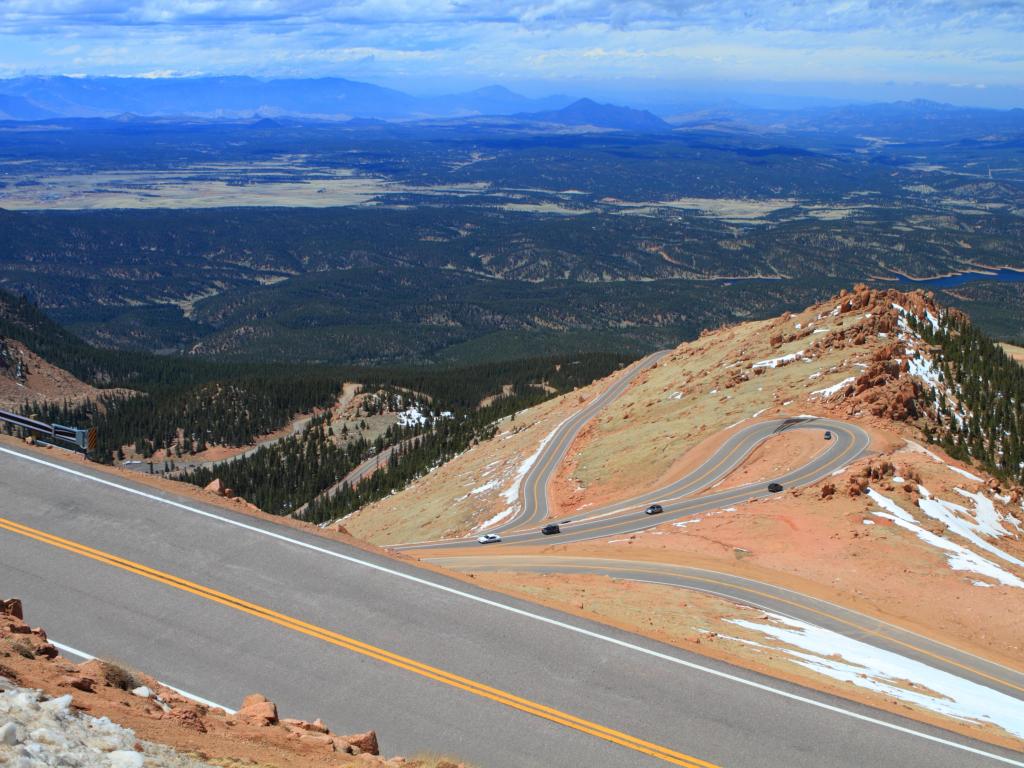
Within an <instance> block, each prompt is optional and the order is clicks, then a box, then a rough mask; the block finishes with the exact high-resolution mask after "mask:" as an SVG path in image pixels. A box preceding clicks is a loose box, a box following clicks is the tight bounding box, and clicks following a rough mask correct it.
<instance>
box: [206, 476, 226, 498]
mask: <svg viewBox="0 0 1024 768" xmlns="http://www.w3.org/2000/svg"><path fill="white" fill-rule="evenodd" d="M203 490H206V491H210V492H211V493H216V494H217V495H218V496H223V495H224V481H223V480H221V479H220V478H219V477H217V478H214V479H213V480H212V481H211V482H210V483H208V484H207V486H206V488H204V489H203Z"/></svg>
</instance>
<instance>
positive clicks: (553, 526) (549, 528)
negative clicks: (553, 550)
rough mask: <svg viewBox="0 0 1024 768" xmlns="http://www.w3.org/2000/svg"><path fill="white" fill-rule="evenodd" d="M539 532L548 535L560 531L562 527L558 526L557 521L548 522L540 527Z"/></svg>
mask: <svg viewBox="0 0 1024 768" xmlns="http://www.w3.org/2000/svg"><path fill="white" fill-rule="evenodd" d="M540 532H541V533H543V534H544V535H545V536H550V535H551V534H553V533H561V532H562V529H561V528H560V527H559V525H558V523H548V524H547V525H545V526H544V527H543V528H541V529H540Z"/></svg>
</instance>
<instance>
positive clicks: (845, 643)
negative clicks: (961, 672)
mask: <svg viewBox="0 0 1024 768" xmlns="http://www.w3.org/2000/svg"><path fill="white" fill-rule="evenodd" d="M767 615H768V618H769V620H770V622H771V623H769V624H761V623H758V622H755V621H749V620H747V619H727V621H729V622H730V623H732V624H735V625H737V626H741V627H744V628H745V629H749V630H752V631H755V632H759V633H761V634H764V635H766V636H768V637H770V638H772V639H774V640H776V641H778V642H781V643H783V644H785V645H786V646H789V648H783V649H781V650H782V651H783V652H785V653H787V654H788V655H789V656H790V657H791V658H792V660H793V661H794V663H796V664H799V665H800V666H802V667H805V668H807V669H810V670H812V671H814V672H817V673H819V674H822V675H825V676H827V677H831V678H832V679H834V680H840V681H842V682H846V683H851V684H853V685H856V686H858V687H860V688H864V689H867V690H870V691H875V692H877V693H880V694H882V695H883V696H885V697H886V698H893V699H896V700H898V701H902V702H905V703H907V704H913V705H916V706H919V707H922V708H924V709H927V710H930V711H932V712H935V713H937V714H940V715H946V716H948V717H952V718H955V719H957V720H961V721H964V722H969V723H979V724H991V725H995V726H997V727H999V728H1002V729H1003V730H1004V731H1006V732H1007V733H1010V734H1013V735H1014V736H1016V737H1017V738H1024V707H1022V706H1020V700H1019V699H1015V698H1013V697H1011V696H1008V695H1006V694H1004V693H1001V692H1000V691H996V690H993V689H992V688H987V687H985V686H983V685H979V684H977V683H974V682H971V681H970V680H965V679H963V678H961V677H957V676H956V675H952V674H950V673H948V672H945V671H943V670H940V669H935V668H934V667H930V666H928V665H927V664H923V663H921V662H919V661H915V660H914V659H908V658H906V657H905V656H900V655H899V654H897V653H893V652H891V651H886V650H883V649H881V648H877V647H875V646H872V645H868V644H867V643H863V642H861V641H859V640H854V639H852V638H849V637H845V636H843V635H840V634H839V633H837V632H832V631H831V630H828V629H823V628H821V627H816V626H814V625H813V624H808V623H806V622H803V621H799V620H797V619H791V618H788V617H783V616H780V615H778V614H772V613H768V614H767ZM730 639H732V640H738V641H739V642H742V643H746V644H747V645H753V646H755V647H759V648H764V649H766V650H771V651H772V652H773V653H775V652H777V651H778V650H779V649H776V648H769V647H768V646H766V645H762V644H760V643H757V642H755V641H752V640H745V639H741V638H730ZM907 682H909V683H911V684H912V687H908V686H907V685H906V683H907Z"/></svg>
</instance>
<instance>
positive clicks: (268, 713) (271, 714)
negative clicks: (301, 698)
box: [238, 693, 277, 726]
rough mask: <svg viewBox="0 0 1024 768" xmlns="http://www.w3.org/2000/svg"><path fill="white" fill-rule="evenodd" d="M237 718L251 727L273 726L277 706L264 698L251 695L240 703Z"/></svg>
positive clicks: (275, 720) (257, 694)
mask: <svg viewBox="0 0 1024 768" xmlns="http://www.w3.org/2000/svg"><path fill="white" fill-rule="evenodd" d="M238 718H239V719H240V720H244V721H245V722H247V723H251V724H252V725H259V726H266V725H274V724H276V723H277V706H276V705H275V704H274V702H272V701H271V700H270V699H268V698H267V697H266V696H263V695H262V694H259V693H252V694H250V695H248V696H246V697H245V699H244V700H243V701H242V706H241V708H240V709H239V710H238Z"/></svg>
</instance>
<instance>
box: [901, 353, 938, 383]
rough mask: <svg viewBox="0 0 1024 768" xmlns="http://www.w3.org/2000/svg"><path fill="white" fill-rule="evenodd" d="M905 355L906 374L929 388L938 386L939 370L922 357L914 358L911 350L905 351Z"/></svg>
mask: <svg viewBox="0 0 1024 768" xmlns="http://www.w3.org/2000/svg"><path fill="white" fill-rule="evenodd" d="M907 355H908V359H907V372H908V373H909V374H910V375H911V376H916V377H917V378H919V379H921V381H923V382H926V383H927V384H928V385H929V386H932V387H937V386H939V369H938V368H936V367H935V366H934V365H933V364H932V361H931V360H929V359H928V358H927V357H924V356H921V357H915V356H914V351H913V350H911V349H908V350H907Z"/></svg>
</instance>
